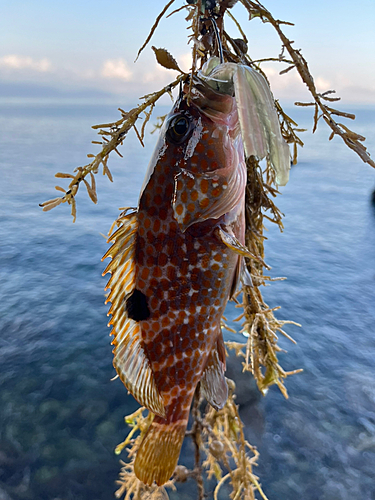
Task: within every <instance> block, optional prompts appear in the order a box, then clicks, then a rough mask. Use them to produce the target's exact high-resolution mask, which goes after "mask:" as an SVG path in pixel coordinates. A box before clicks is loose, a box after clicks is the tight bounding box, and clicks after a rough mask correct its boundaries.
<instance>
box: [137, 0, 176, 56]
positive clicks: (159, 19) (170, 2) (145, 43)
mask: <svg viewBox="0 0 375 500" xmlns="http://www.w3.org/2000/svg"><path fill="white" fill-rule="evenodd" d="M174 1H175V0H170V1H169V2H168V3H167V5H166V6H165V7H164V9H163V10H162V11H161V12H160V14H159V15H158V16H157V18H156V19H155V22H154V24H153V26H152V28H151V30H150V33H149V34H148V37H147V38H146V41H145V42H144V44H143V45H142V47H141V48H140V49H139V50H138V54H137V57H136V59H135V60H137V59H138V57H139V56H140V54H141V52H142V51H143V49H145V48H146V46H147V44H148V43H149V41H150V40H151V38H152V36H153V34H154V33H155V31H156V28H157V27H158V25H159V23H160V21H161V19H162V17H163V16H164V14H165V13H166V12H167V10H168V9H169V7H170V6H171V5H172V4H173V3H174Z"/></svg>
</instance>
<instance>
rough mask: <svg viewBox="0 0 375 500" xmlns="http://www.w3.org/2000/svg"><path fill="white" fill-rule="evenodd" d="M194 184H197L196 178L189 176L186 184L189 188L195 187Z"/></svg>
mask: <svg viewBox="0 0 375 500" xmlns="http://www.w3.org/2000/svg"><path fill="white" fill-rule="evenodd" d="M194 184H195V182H194V179H192V178H191V177H189V179H188V180H187V182H186V186H187V187H188V189H193V187H194Z"/></svg>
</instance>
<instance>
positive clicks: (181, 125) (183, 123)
mask: <svg viewBox="0 0 375 500" xmlns="http://www.w3.org/2000/svg"><path fill="white" fill-rule="evenodd" d="M190 128H191V127H190V121H189V120H188V118H187V117H186V116H185V115H179V116H175V117H174V118H172V120H171V122H170V124H169V126H168V129H167V137H168V139H169V140H170V141H171V142H172V143H174V144H181V143H182V142H183V141H184V139H185V138H186V137H187V136H188V134H189V132H190Z"/></svg>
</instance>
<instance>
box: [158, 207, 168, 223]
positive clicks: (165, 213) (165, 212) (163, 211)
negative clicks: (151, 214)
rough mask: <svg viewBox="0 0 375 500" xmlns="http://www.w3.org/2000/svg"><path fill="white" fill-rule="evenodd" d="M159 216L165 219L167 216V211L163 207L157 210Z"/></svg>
mask: <svg viewBox="0 0 375 500" xmlns="http://www.w3.org/2000/svg"><path fill="white" fill-rule="evenodd" d="M159 217H160V219H161V220H165V219H166V218H167V217H168V212H167V210H166V209H165V208H161V209H160V210H159Z"/></svg>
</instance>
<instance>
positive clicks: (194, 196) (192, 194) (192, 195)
mask: <svg viewBox="0 0 375 500" xmlns="http://www.w3.org/2000/svg"><path fill="white" fill-rule="evenodd" d="M190 198H191V200H192V201H197V199H198V191H196V190H195V189H194V190H193V191H192V192H191V193H190Z"/></svg>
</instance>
